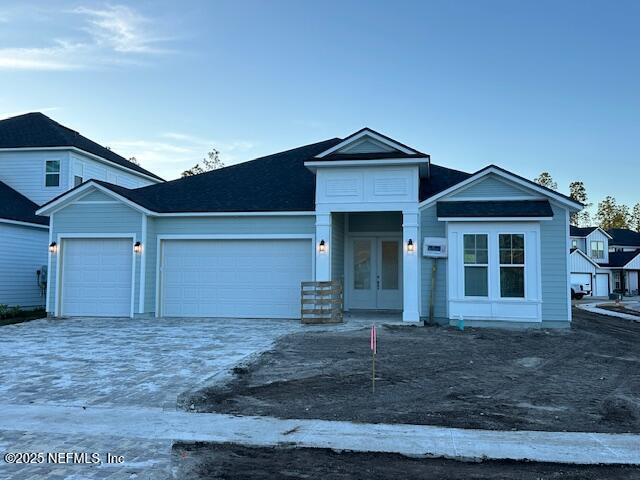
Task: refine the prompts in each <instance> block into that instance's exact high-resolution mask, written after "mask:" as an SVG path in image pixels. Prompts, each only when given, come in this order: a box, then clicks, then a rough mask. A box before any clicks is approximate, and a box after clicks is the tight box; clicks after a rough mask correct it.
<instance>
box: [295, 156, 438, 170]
mask: <svg viewBox="0 0 640 480" xmlns="http://www.w3.org/2000/svg"><path fill="white" fill-rule="evenodd" d="M428 163H429V159H428V158H427V157H416V158H373V159H369V160H321V161H313V160H312V161H309V162H304V166H305V167H307V168H311V169H313V168H317V167H327V168H331V167H360V166H369V167H373V166H376V167H379V166H381V165H416V164H425V165H426V164H428Z"/></svg>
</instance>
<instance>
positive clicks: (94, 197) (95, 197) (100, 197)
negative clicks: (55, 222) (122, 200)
mask: <svg viewBox="0 0 640 480" xmlns="http://www.w3.org/2000/svg"><path fill="white" fill-rule="evenodd" d="M78 201H80V202H117V201H118V200H116V199H115V198H114V197H112V196H110V195H107V194H106V193H103V192H101V191H99V190H92V191H91V192H90V193H88V194H87V195H84V196H83V197H81V198H80V199H79V200H78Z"/></svg>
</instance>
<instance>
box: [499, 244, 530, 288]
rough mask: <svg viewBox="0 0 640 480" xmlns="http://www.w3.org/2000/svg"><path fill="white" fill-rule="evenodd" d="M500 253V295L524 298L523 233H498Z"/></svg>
mask: <svg viewBox="0 0 640 480" xmlns="http://www.w3.org/2000/svg"><path fill="white" fill-rule="evenodd" d="M498 247H499V251H500V253H499V255H500V296H501V297H502V298H524V278H525V271H524V235H523V234H522V233H501V234H500V235H498Z"/></svg>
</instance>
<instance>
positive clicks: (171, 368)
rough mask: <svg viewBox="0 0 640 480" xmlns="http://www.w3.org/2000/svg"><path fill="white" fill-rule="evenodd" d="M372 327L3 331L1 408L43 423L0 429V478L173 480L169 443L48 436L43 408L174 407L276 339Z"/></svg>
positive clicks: (69, 326)
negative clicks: (92, 460)
mask: <svg viewBox="0 0 640 480" xmlns="http://www.w3.org/2000/svg"><path fill="white" fill-rule="evenodd" d="M370 323H371V319H367V318H365V319H355V320H349V323H348V324H345V325H339V326H318V327H310V326H302V325H300V323H299V322H297V321H294V320H241V319H212V318H207V319H193V318H189V319H181V318H174V319H155V318H140V319H134V320H131V319H128V318H127V319H119V318H116V319H114V318H69V319H61V320H36V321H32V322H27V323H22V324H18V325H9V326H5V327H1V328H0V366H1V368H0V409H3V410H4V411H5V412H6V411H11V409H12V408H14V406H16V405H19V406H24V405H28V406H29V411H31V412H33V414H34V415H36V416H37V417H38V418H41V419H43V422H44V424H47V422H49V426H48V427H47V428H46V429H44V430H39V431H31V430H29V429H28V428H25V429H24V430H15V429H14V430H11V429H7V428H3V426H2V425H0V479H5V478H6V479H12V480H21V479H25V480H26V479H29V480H33V479H45V478H46V479H52V478H55V479H61V480H62V479H65V480H80V479H82V480H85V479H102V478H109V479H110V480H114V479H134V478H135V479H138V480H140V479H156V478H161V479H166V478H175V477H174V472H175V469H174V468H173V466H172V464H171V445H172V442H171V441H167V440H166V439H161V438H159V439H158V440H157V441H156V440H150V439H148V438H138V437H136V436H132V435H130V434H129V435H124V434H122V433H120V432H119V431H117V430H114V431H113V432H112V433H111V434H110V435H96V434H91V435H63V434H60V433H56V424H55V422H56V421H55V419H53V418H49V417H47V414H46V410H47V409H46V408H45V405H60V406H73V407H77V408H78V412H79V413H78V415H80V413H81V412H82V411H86V410H85V409H91V408H92V407H101V410H100V411H102V412H105V414H107V415H108V412H109V407H112V408H122V407H126V408H131V409H132V411H139V412H141V414H142V413H144V412H147V411H149V410H152V409H158V408H161V409H167V410H173V409H175V408H176V401H177V398H178V396H179V395H180V394H181V393H183V392H185V391H187V390H190V389H192V388H197V387H203V386H205V385H207V384H210V383H214V382H218V381H224V377H225V376H226V375H227V374H228V372H229V370H230V369H231V368H232V367H233V366H234V365H235V364H237V363H238V362H240V361H242V360H243V359H245V358H247V357H248V356H250V355H255V354H259V353H260V352H262V351H264V350H266V349H268V348H269V347H270V346H271V345H272V344H273V342H274V341H275V340H276V339H277V338H278V337H279V336H281V335H284V334H287V333H291V332H296V331H300V330H303V329H304V330H309V331H313V330H316V331H317V330H335V329H338V330H342V329H352V328H362V327H364V326H367V325H370ZM105 407H106V408H105ZM71 411H73V409H72V410H71ZM194 415H196V414H194ZM79 418H80V417H79ZM6 452H45V453H57V452H62V453H64V452H80V453H87V454H92V453H99V454H100V458H101V459H104V458H105V457H106V455H107V453H109V454H112V455H121V456H122V457H123V459H124V461H123V463H111V464H109V463H106V462H104V461H103V462H102V463H100V464H92V465H85V464H81V463H77V462H71V463H63V464H55V465H54V464H51V463H49V462H45V463H41V464H27V465H25V464H22V465H21V464H8V463H6V462H3V458H2V457H3V454H4V453H6Z"/></svg>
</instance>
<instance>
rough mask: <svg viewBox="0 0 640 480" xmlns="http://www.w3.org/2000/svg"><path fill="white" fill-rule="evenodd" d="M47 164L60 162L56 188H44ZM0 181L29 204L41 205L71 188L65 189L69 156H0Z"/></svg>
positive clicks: (62, 153) (22, 153) (36, 153)
mask: <svg viewBox="0 0 640 480" xmlns="http://www.w3.org/2000/svg"><path fill="white" fill-rule="evenodd" d="M47 160H58V161H60V185H59V186H57V187H45V185H44V171H45V162H46V161H47ZM0 181H2V182H4V183H6V184H7V185H9V186H10V187H11V188H13V189H14V190H17V191H18V192H20V193H21V194H22V195H24V196H25V197H27V198H28V199H29V200H31V201H32V202H34V203H37V204H38V205H42V204H44V203H46V202H48V201H49V200H51V199H52V198H54V197H57V196H58V195H60V194H62V193H64V192H66V191H67V190H69V189H70V188H71V187H73V185H71V186H69V152H65V151H56V150H52V151H48V152H47V151H32V152H26V151H17V152H0Z"/></svg>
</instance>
